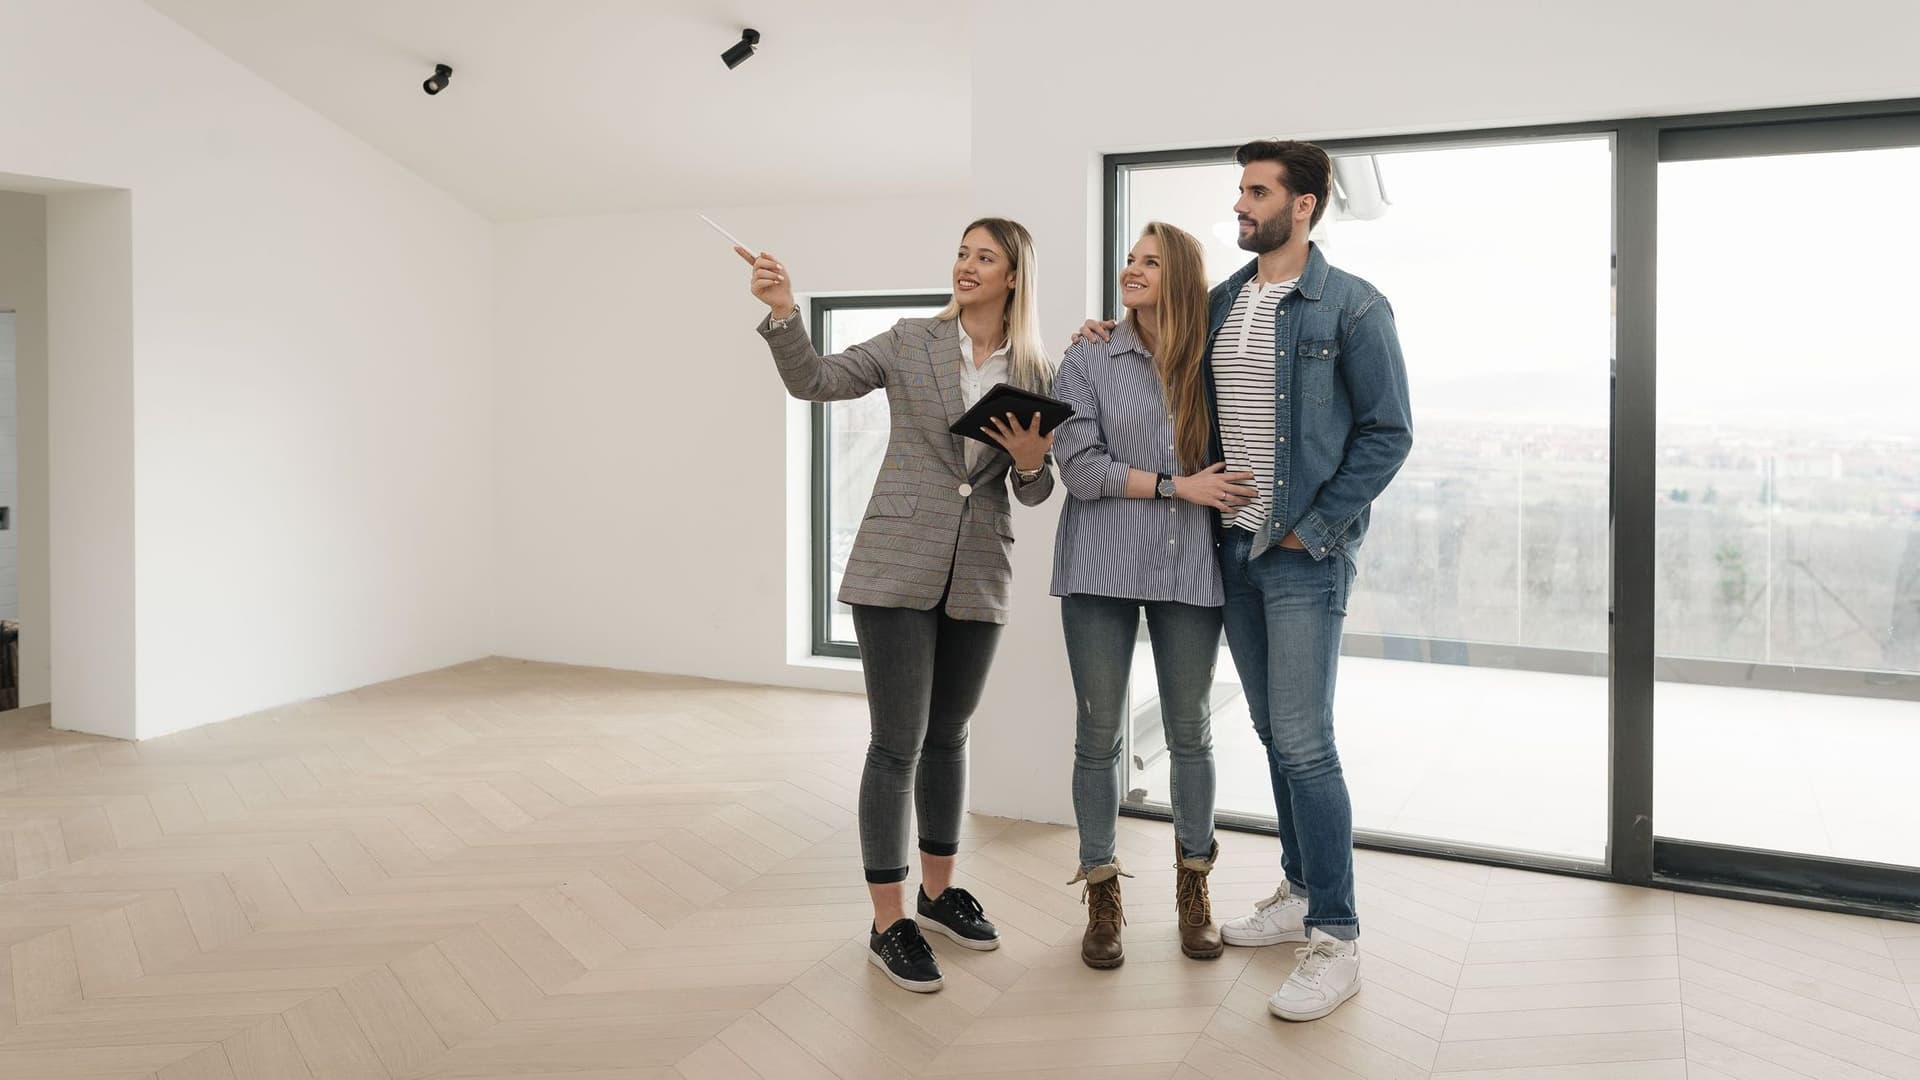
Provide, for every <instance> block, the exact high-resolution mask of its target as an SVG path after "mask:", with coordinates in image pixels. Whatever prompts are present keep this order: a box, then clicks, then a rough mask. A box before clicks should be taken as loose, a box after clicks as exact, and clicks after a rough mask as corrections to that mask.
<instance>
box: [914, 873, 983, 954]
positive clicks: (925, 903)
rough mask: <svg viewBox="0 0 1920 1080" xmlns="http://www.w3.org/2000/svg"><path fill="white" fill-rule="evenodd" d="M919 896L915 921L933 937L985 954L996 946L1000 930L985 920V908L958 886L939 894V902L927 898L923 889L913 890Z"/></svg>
mask: <svg viewBox="0 0 1920 1080" xmlns="http://www.w3.org/2000/svg"><path fill="white" fill-rule="evenodd" d="M917 891H918V893H919V894H920V910H919V919H918V920H917V921H918V922H919V923H920V926H921V928H922V929H926V930H931V931H933V932H934V933H936V934H945V935H947V936H948V937H950V938H952V939H953V940H954V941H956V942H958V943H960V944H961V945H964V946H966V947H967V948H969V949H978V950H980V951H982V952H986V951H988V950H990V949H997V948H999V947H1000V931H999V930H998V929H996V928H995V927H994V925H993V924H992V923H991V922H988V921H987V913H986V909H984V908H982V907H981V906H980V901H978V900H975V899H974V898H973V894H972V893H970V892H968V891H967V890H965V889H962V888H960V887H958V886H952V887H949V888H948V889H947V891H946V892H943V893H941V894H940V899H938V900H929V899H927V890H925V889H919V890H917Z"/></svg>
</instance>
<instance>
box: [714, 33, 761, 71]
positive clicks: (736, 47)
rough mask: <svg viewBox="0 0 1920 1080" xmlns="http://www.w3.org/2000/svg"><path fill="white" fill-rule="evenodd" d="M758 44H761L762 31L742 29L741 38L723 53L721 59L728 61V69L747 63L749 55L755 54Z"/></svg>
mask: <svg viewBox="0 0 1920 1080" xmlns="http://www.w3.org/2000/svg"><path fill="white" fill-rule="evenodd" d="M758 44H760V31H758V30H742V31H740V40H739V41H736V42H734V43H733V47H732V48H730V49H728V50H727V51H726V52H723V53H721V54H720V59H722V60H724V61H726V64H727V70H729V71H731V70H733V69H734V68H737V67H739V66H740V65H741V64H744V63H746V62H747V57H749V56H752V55H753V49H754V46H756V45H758Z"/></svg>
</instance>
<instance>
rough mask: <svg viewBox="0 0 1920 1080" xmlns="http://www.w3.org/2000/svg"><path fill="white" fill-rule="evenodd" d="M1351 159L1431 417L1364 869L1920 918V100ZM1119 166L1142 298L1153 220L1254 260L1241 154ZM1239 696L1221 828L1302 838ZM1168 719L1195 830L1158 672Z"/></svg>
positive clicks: (1370, 566)
mask: <svg viewBox="0 0 1920 1080" xmlns="http://www.w3.org/2000/svg"><path fill="white" fill-rule="evenodd" d="M1327 146H1328V149H1329V151H1330V152H1331V153H1332V154H1333V155H1334V159H1335V175H1336V181H1337V187H1336V192H1335V198H1334V200H1333V204H1334V205H1333V208H1332V210H1331V212H1330V213H1329V214H1328V217H1327V219H1326V220H1325V221H1323V223H1322V225H1321V226H1320V228H1319V229H1318V230H1317V231H1316V233H1315V239H1316V241H1317V242H1318V243H1320V245H1321V247H1322V249H1323V250H1324V251H1325V253H1326V255H1327V256H1328V258H1329V259H1330V260H1331V261H1332V262H1333V263H1334V264H1335V265H1338V266H1340V267H1342V268H1344V269H1346V270H1349V271H1351V272H1354V273H1356V274H1359V275H1361V276H1362V277H1365V278H1367V279H1369V280H1371V281H1372V282H1373V283H1374V284H1375V285H1377V286H1379V287H1380V289H1381V291H1382V292H1384V293H1385V294H1386V295H1387V297H1388V298H1389V299H1390V300H1391V301H1392V303H1393V306H1394V311H1395V314H1396V316H1397V318H1398V322H1399V329H1400V334H1401V339H1402V343H1403V345H1404V347H1405V352H1406V356H1407V362H1408V370H1409V377H1410V380H1411V386H1412V394H1413V403H1414V415H1415V420H1414V429H1415V439H1414V443H1415V448H1414V452H1413V455H1412V457H1411V458H1410V459H1409V461H1408V462H1407V465H1406V467H1405V468H1404V469H1403V471H1402V472H1401V473H1400V475H1399V477H1398V478H1397V479H1396V481H1395V482H1394V484H1393V486H1392V487H1391V488H1390V489H1389V490H1388V492H1387V494H1386V496H1385V497H1384V498H1382V499H1381V501H1380V502H1379V504H1378V505H1377V506H1376V508H1375V513H1374V519H1373V531H1372V532H1371V533H1370V534H1369V536H1368V538H1367V541H1366V544H1365V546H1364V547H1363V549H1362V550H1361V552H1360V554H1359V557H1358V561H1359V567H1360V572H1359V579H1358V583H1357V587H1356V592H1355V596H1354V600H1353V602H1352V604H1351V605H1350V608H1349V610H1350V615H1349V618H1348V623H1347V633H1348V637H1347V642H1346V647H1345V655H1344V656H1343V658H1342V660H1341V675H1340V684H1339V694H1338V698H1337V701H1336V713H1337V716H1338V723H1337V727H1338V731H1339V738H1340V746H1341V753H1342V758H1343V760H1344V762H1345V764H1346V771H1347V776H1348V779H1349V782H1350V784H1351V786H1352V789H1353V796H1354V812H1355V824H1356V827H1357V829H1358V830H1359V831H1360V833H1361V840H1362V842H1363V843H1372V844H1379V845H1384V846H1391V847H1401V848H1410V849H1416V850H1426V851H1442V852H1446V851H1452V852H1461V853H1469V854H1472V855H1473V856H1475V857H1479V858H1484V859H1488V860H1491V861H1497V862H1505V863H1512V864H1515V865H1527V866H1560V867H1565V868H1569V869H1581V868H1584V869H1585V871H1586V872H1589V873H1602V874H1607V875H1610V876H1612V877H1615V878H1617V879H1620V880H1626V881H1648V880H1667V879H1672V880H1686V881H1689V882H1691V883H1694V884H1696V885H1700V884H1703V883H1706V884H1711V885H1716V886H1728V887H1742V888H1761V889H1773V890H1777V891H1783V892H1794V893H1799V894H1801V895H1805V896H1819V897H1823V898H1825V899H1826V900H1828V901H1831V902H1836V903H1850V902H1859V903H1865V904H1886V903H1895V902H1905V903H1911V902H1913V901H1915V900H1920V804H1917V803H1916V802H1915V801H1914V800H1913V799H1912V797H1911V796H1910V795H1909V794H1907V792H1908V791H1909V789H1910V784H1909V777H1910V776H1911V774H1912V770H1913V763H1914V762H1915V761H1920V407H1916V406H1915V405H1914V402H1915V401H1920V330H1915V329H1914V328H1913V327H1912V325H1911V321H1910V320H1908V319H1907V318H1906V317H1905V315H1904V314H1903V313H1904V312H1905V311H1906V310H1907V304H1906V300H1907V298H1908V297H1911V296H1912V295H1914V294H1915V292H1916V290H1917V289H1920V269H1916V263H1915V261H1914V258H1913V255H1912V252H1913V251H1914V250H1916V249H1920V208H1917V206H1916V204H1915V203H1914V201H1913V199H1912V196H1911V193H1912V192H1913V191H1916V190H1920V102H1899V103H1887V104H1879V105H1866V106H1846V107H1832V108H1809V109H1799V110H1782V111H1773V112H1768V113H1755V114H1734V115H1720V116H1710V117H1682V118H1668V119H1654V120H1633V121H1621V122H1617V123H1595V124H1589V125H1577V126H1561V127H1556V128H1541V129H1526V130H1511V131H1501V132H1476V133H1463V134H1460V135H1445V136H1418V137H1410V138H1406V139H1374V140H1366V141H1355V142H1347V143H1330V144H1327ZM1107 167H1108V184H1107V192H1108V205H1107V234H1108V235H1107V249H1106V250H1107V255H1108V276H1109V277H1111V275H1112V273H1113V272H1114V271H1115V270H1116V269H1117V267H1118V265H1119V260H1120V258H1121V257H1122V255H1123V254H1124V252H1125V250H1126V248H1127V247H1128V245H1130V244H1131V243H1132V241H1133V239H1134V237H1135V236H1137V235H1138V233H1139V230H1140V227H1141V226H1142V225H1143V224H1144V223H1145V222H1147V221H1149V220H1155V219H1160V220H1166V221H1169V222H1171V223H1173V224H1176V225H1180V226H1182V227H1184V228H1186V229H1188V230H1189V231H1190V232H1193V233H1195V234H1196V235H1197V236H1199V238H1200V239H1201V241H1202V242H1203V243H1204V244H1205V245H1206V247H1207V261H1208V271H1209V273H1210V274H1211V275H1212V276H1213V277H1214V279H1215V280H1218V279H1219V278H1222V277H1224V276H1226V275H1227V274H1228V273H1230V272H1231V271H1232V270H1234V269H1236V268H1238V267H1239V266H1240V265H1243V264H1244V263H1245V261H1246V260H1247V259H1248V257H1249V256H1247V255H1246V254H1245V253H1244V252H1241V251H1239V250H1238V249H1237V247H1236V246H1235V244H1234V237H1235V230H1234V224H1233V215H1232V212H1231V206H1232V204H1233V201H1234V199H1235V197H1236V193H1235V185H1236V183H1237V181H1238V176H1239V169H1238V167H1236V166H1235V165H1233V163H1232V149H1231V148H1230V147H1223V148H1215V149H1210V150H1199V151H1178V152H1167V153H1154V154H1133V155H1115V156H1111V157H1109V158H1108V160H1107ZM1111 290H1112V286H1111V284H1110V283H1109V285H1108V293H1107V295H1108V301H1109V306H1110V307H1111V306H1112V291H1111ZM1219 670H1220V676H1219V684H1218V685H1217V686H1216V690H1215V720H1214V740H1215V745H1216V748H1217V762H1218V767H1219V770H1220V786H1219V799H1220V810H1221V812H1222V814H1223V816H1224V817H1227V818H1229V819H1238V820H1241V821H1244V822H1246V823H1249V824H1256V825H1257V824H1259V823H1261V822H1270V821H1271V818H1272V815H1273V807H1272V796H1271V793H1270V790H1269V786H1268V783H1267V779H1266V766H1265V761H1264V755H1263V753H1262V751H1261V747H1260V745H1259V743H1258V741H1257V739H1256V737H1255V736H1254V733H1253V732H1252V730H1251V726H1250V724H1249V722H1248V718H1247V714H1246V709H1245V705H1244V703H1243V702H1242V701H1241V699H1240V693H1239V687H1238V685H1237V678H1236V676H1235V674H1234V671H1233V667H1232V662H1231V658H1230V656H1229V655H1228V654H1227V652H1226V651H1225V650H1224V649H1223V650H1222V651H1221V654H1220V669H1219ZM1133 693H1134V695H1135V697H1134V723H1133V724H1132V725H1130V728H1129V731H1130V737H1131V739H1132V747H1131V753H1130V754H1129V761H1130V764H1131V768H1132V776H1131V780H1130V783H1129V784H1128V789H1129V791H1130V792H1131V795H1130V802H1131V805H1132V806H1133V807H1134V808H1135V809H1136V810H1137V811H1140V812H1148V813H1158V812H1164V809H1165V802H1166V799H1167V790H1168V778H1167V763H1166V761H1165V755H1164V751H1163V748H1162V744H1161V739H1160V735H1159V732H1158V730H1157V729H1158V713H1157V709H1156V708H1155V704H1156V703H1155V702H1154V701H1153V699H1152V694H1153V678H1152V658H1151V655H1150V653H1149V652H1148V650H1147V649H1146V648H1145V647H1144V643H1143V645H1142V648H1141V650H1140V654H1139V656H1138V658H1137V662H1136V665H1135V678H1134V686H1133Z"/></svg>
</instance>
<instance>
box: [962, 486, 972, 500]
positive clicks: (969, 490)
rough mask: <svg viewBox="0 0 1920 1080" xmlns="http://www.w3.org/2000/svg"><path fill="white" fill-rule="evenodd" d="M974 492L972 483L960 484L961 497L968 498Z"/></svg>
mask: <svg viewBox="0 0 1920 1080" xmlns="http://www.w3.org/2000/svg"><path fill="white" fill-rule="evenodd" d="M972 494H973V485H972V484H961V485H960V497H961V498H963V499H964V498H967V497H969V496H971V495H972Z"/></svg>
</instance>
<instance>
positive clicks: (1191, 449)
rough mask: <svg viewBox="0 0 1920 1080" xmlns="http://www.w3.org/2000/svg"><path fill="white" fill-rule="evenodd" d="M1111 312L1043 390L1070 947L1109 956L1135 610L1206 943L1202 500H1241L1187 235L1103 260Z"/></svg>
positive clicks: (1192, 933)
mask: <svg viewBox="0 0 1920 1080" xmlns="http://www.w3.org/2000/svg"><path fill="white" fill-rule="evenodd" d="M1120 297H1121V303H1122V304H1123V305H1124V306H1125V307H1126V309H1127V318H1126V319H1125V321H1123V322H1122V323H1121V324H1120V325H1119V326H1118V327H1116V328H1115V329H1114V332H1113V336H1112V340H1111V341H1107V342H1100V341H1083V342H1080V343H1078V344H1076V345H1074V346H1073V348H1071V349H1069V350H1068V351H1067V354H1066V357H1065V358H1064V359H1063V360H1062V361H1061V362H1060V369H1059V373H1058V375H1057V376H1056V380H1055V383H1054V393H1055V394H1056V395H1057V396H1058V397H1060V398H1061V400H1063V401H1066V402H1068V403H1070V404H1071V405H1072V406H1073V407H1074V415H1073V417H1072V418H1071V419H1069V420H1068V421H1067V422H1066V423H1064V424H1062V425H1061V426H1060V427H1059V429H1058V430H1057V431H1055V433H1054V457H1055V460H1057V461H1059V462H1060V474H1061V478H1062V479H1063V480H1064V482H1065V483H1066V486H1067V490H1068V491H1069V492H1070V493H1071V494H1072V498H1071V499H1069V500H1068V502H1067V506H1066V509H1065V510H1064V511H1062V513H1061V515H1060V532H1059V535H1058V537H1057V539H1056V541H1055V544H1054V562H1053V595H1055V596H1058V597H1060V598H1061V599H1060V620H1061V623H1062V625H1063V626H1064V628H1065V631H1066V638H1067V659H1068V663H1069V664H1070V665H1071V667H1072V669H1073V685H1074V695H1075V697H1076V698H1077V699H1078V709H1077V717H1076V729H1075V736H1074V766H1073V808H1074V816H1075V818H1076V820H1077V821H1078V823H1079V826H1080V870H1079V873H1078V874H1077V875H1075V877H1074V880H1075V881H1084V882H1086V891H1085V893H1084V899H1085V900H1086V903H1087V932H1086V936H1085V937H1084V938H1083V939H1082V941H1081V947H1080V955H1081V959H1083V960H1084V961H1086V963H1087V964H1088V965H1089V966H1091V967H1096V968H1111V967H1117V966H1119V964H1120V963H1121V961H1122V959H1123V958H1124V954H1123V951H1122V949H1121V945H1120V927H1121V925H1122V923H1123V921H1124V920H1123V918H1122V912H1121V906H1120V878H1121V877H1123V876H1130V875H1127V874H1126V872H1125V871H1124V870H1122V869H1121V867H1120V862H1119V859H1118V857H1117V854H1116V851H1115V826H1116V819H1117V818H1118V816H1119V812H1120V783H1121V771H1120V754H1121V747H1122V731H1123V727H1124V725H1125V723H1126V715H1127V681H1128V676H1129V674H1130V673H1131V671H1132V666H1133V647H1134V639H1135V636H1136V635H1137V634H1138V632H1139V626H1140V615H1141V612H1142V611H1144V612H1145V613H1146V618H1147V633H1148V635H1149V637H1150V638H1151V639H1152V642H1153V659H1154V667H1155V669H1156V672H1157V674H1158V677H1159V683H1160V716H1161V724H1162V726H1163V729H1164V731H1165V733H1166V739H1167V748H1168V752H1169V754H1170V755H1171V756H1172V759H1173V771H1172V789H1173V792H1172V795H1173V820H1174V838H1175V841H1176V845H1177V848H1178V850H1177V852H1176V853H1175V854H1176V860H1177V869H1178V875H1179V876H1178V882H1177V885H1176V889H1175V893H1176V906H1177V908H1178V910H1179V915H1180V947H1181V950H1182V951H1183V952H1185V953H1186V954H1187V955H1188V956H1191V957H1194V958H1197V959H1210V958H1213V957H1217V956H1219V955H1220V953H1221V949H1222V942H1221V939H1220V932H1219V929H1218V928H1217V927H1215V926H1214V924H1213V918H1212V912H1211V908H1210V905H1209V903H1208V898H1207V874H1208V873H1209V872H1210V871H1211V870H1212V869H1213V860H1214V856H1215V855H1216V854H1217V853H1218V851H1219V846H1218V845H1217V844H1215V843H1214V840H1213V788H1214V772H1213V740H1212V734H1211V731H1210V725H1209V712H1210V694H1211V690H1212V686H1213V669H1214V662H1215V659H1216V657H1217V656H1218V655H1219V651H1220V610H1221V604H1222V602H1223V599H1224V597H1223V594H1222V592H1221V586H1220V569H1219V566H1218V564H1217V562H1216V561H1215V559H1214V550H1213V548H1214V514H1215V513H1216V512H1221V511H1226V512H1231V511H1233V510H1236V509H1238V508H1239V507H1240V506H1243V505H1245V504H1246V503H1247V502H1248V501H1249V500H1251V499H1252V498H1253V497H1254V495H1255V492H1254V490H1253V489H1252V488H1251V487H1248V486H1247V485H1246V483H1245V482H1246V481H1248V480H1250V479H1252V475H1253V474H1251V473H1247V472H1228V471H1226V468H1225V466H1223V465H1221V464H1219V463H1214V464H1208V462H1207V460H1206V459H1207V456H1208V451H1209V446H1210V444H1211V422H1210V420H1209V417H1208V407H1207V392H1206V384H1205V377H1204V373H1203V371H1202V359H1203V357H1204V355H1205V353H1206V346H1207V341H1206V334H1207V281H1206V269H1205V265H1204V263H1203V261H1202V257H1201V250H1200V244H1199V242H1198V241H1196V240H1195V239H1194V238H1193V237H1192V236H1190V235H1188V234H1187V233H1185V232H1182V231H1181V230H1179V229H1176V228H1174V227H1173V226H1171V225H1165V224H1162V223H1160V222H1153V223H1150V224H1149V225H1148V226H1147V227H1146V230H1145V231H1144V232H1143V233H1142V234H1141V237H1140V240H1139V242H1138V243H1136V244H1134V246H1133V250H1132V252H1130V253H1129V254H1128V255H1127V265H1126V269H1125V270H1123V271H1122V272H1121V274H1120Z"/></svg>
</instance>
